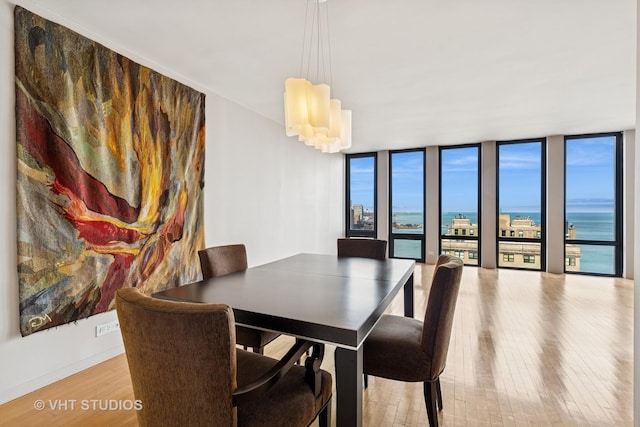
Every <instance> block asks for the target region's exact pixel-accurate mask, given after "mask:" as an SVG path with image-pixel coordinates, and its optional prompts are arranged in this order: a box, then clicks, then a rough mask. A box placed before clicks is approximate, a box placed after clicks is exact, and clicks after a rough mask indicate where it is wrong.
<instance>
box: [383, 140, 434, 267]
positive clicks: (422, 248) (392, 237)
mask: <svg viewBox="0 0 640 427" xmlns="http://www.w3.org/2000/svg"><path fill="white" fill-rule="evenodd" d="M410 152H422V193H423V194H422V231H423V232H422V234H411V233H394V232H393V181H392V180H393V155H394V154H402V153H410ZM426 168H427V150H426V148H410V149H405V150H389V206H388V208H389V215H388V217H389V218H388V219H389V257H390V258H399V259H413V260H416V261H417V262H425V259H426V256H425V248H426V240H427V238H426V235H427V229H426V225H427V224H426V222H427V218H426V217H427V197H426V190H427V187H426V186H427V182H426ZM395 239H401V240H419V241H420V254H421V257H420V258H405V257H397V256H395V255H394V252H395V244H394V240H395Z"/></svg>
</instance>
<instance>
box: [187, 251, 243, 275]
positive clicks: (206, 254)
mask: <svg viewBox="0 0 640 427" xmlns="http://www.w3.org/2000/svg"><path fill="white" fill-rule="evenodd" d="M198 256H199V257H200V267H201V269H202V278H203V279H207V278H209V277H216V276H224V275H225V274H231V273H235V272H237V271H244V270H246V269H247V249H246V248H245V246H244V245H242V244H238V245H226V246H215V247H212V248H207V249H203V250H201V251H198Z"/></svg>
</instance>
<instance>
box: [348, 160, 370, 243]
mask: <svg viewBox="0 0 640 427" xmlns="http://www.w3.org/2000/svg"><path fill="white" fill-rule="evenodd" d="M364 157H371V158H373V205H374V207H373V230H352V229H351V159H356V158H364ZM344 228H345V233H344V235H345V237H369V238H373V239H375V238H377V236H378V153H377V152H370V153H356V154H345V227H344Z"/></svg>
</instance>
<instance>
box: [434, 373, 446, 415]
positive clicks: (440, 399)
mask: <svg viewBox="0 0 640 427" xmlns="http://www.w3.org/2000/svg"><path fill="white" fill-rule="evenodd" d="M436 387H437V391H438V409H439V410H441V411H442V409H443V408H444V406H443V405H444V404H443V403H442V388H440V377H438V379H437V380H436Z"/></svg>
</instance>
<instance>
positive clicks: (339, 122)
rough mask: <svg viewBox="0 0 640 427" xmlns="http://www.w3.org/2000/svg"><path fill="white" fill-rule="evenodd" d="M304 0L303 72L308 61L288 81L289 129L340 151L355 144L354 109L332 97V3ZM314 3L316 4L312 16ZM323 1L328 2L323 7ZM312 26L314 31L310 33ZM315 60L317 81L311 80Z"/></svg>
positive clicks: (308, 140)
mask: <svg viewBox="0 0 640 427" xmlns="http://www.w3.org/2000/svg"><path fill="white" fill-rule="evenodd" d="M304 1H306V2H307V13H306V18H305V32H304V37H303V43H302V45H303V47H302V56H301V59H300V75H301V76H302V72H303V68H304V67H305V65H306V76H305V78H302V77H298V78H293V77H292V78H288V79H287V80H286V81H285V92H284V118H285V127H286V133H287V136H298V140H300V141H302V142H304V143H305V144H306V145H309V146H313V147H315V148H316V149H318V150H321V151H322V152H324V153H337V152H339V151H340V150H345V149H347V148H350V147H351V110H343V109H342V104H341V102H340V101H339V100H338V99H331V88H330V86H329V84H328V83H327V78H326V77H327V74H329V81H330V80H331V44H330V42H329V10H328V8H329V7H328V4H327V0H304ZM310 3H311V4H312V5H313V6H312V11H311V17H310V11H309V9H310V7H309V5H310ZM321 4H324V5H323V7H321ZM309 27H310V28H311V31H309V32H308V34H309V35H308V37H307V29H308V28H309ZM314 53H315V55H314ZM325 55H326V57H325ZM314 57H315V59H314ZM314 61H315V68H316V73H315V79H316V82H317V83H316V84H313V83H311V81H310V80H309V71H310V69H311V66H312V63H313V62H314ZM327 63H328V64H327ZM327 69H328V72H327Z"/></svg>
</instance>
